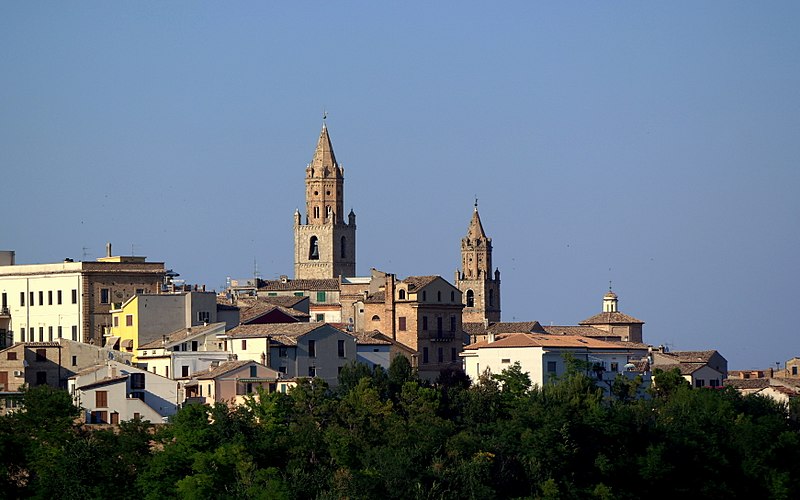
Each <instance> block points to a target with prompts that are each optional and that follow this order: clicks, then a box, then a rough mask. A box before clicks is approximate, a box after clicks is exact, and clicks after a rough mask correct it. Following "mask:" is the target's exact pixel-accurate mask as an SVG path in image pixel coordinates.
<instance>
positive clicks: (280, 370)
mask: <svg viewBox="0 0 800 500" xmlns="http://www.w3.org/2000/svg"><path fill="white" fill-rule="evenodd" d="M278 371H279V372H281V373H283V374H284V375H286V367H285V366H281V367H280V368H278Z"/></svg>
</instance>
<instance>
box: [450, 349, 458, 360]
mask: <svg viewBox="0 0 800 500" xmlns="http://www.w3.org/2000/svg"><path fill="white" fill-rule="evenodd" d="M456 357H457V355H456V348H455V347H451V348H450V361H455V360H456Z"/></svg>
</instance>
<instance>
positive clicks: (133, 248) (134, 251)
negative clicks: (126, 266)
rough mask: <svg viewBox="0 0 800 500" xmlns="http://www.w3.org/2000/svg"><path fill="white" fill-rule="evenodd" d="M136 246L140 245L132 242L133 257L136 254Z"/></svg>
mask: <svg viewBox="0 0 800 500" xmlns="http://www.w3.org/2000/svg"><path fill="white" fill-rule="evenodd" d="M136 246H138V245H136V244H134V243H131V257H133V256H134V255H136V250H135V247H136Z"/></svg>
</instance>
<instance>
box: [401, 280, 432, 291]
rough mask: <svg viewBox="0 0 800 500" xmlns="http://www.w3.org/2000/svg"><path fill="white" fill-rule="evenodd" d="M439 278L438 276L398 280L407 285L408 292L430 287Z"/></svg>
mask: <svg viewBox="0 0 800 500" xmlns="http://www.w3.org/2000/svg"><path fill="white" fill-rule="evenodd" d="M439 278H441V277H440V276H409V277H408V278H406V279H404V280H400V282H401V283H405V284H406V285H408V290H409V291H414V290H419V289H421V288H424V287H426V286H428V285H430V284H431V283H432V282H433V281H435V280H436V279H439Z"/></svg>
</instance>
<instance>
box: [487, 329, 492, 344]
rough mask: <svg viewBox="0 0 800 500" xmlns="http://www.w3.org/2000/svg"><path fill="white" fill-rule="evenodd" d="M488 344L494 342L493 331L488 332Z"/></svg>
mask: <svg viewBox="0 0 800 500" xmlns="http://www.w3.org/2000/svg"><path fill="white" fill-rule="evenodd" d="M486 342H488V343H489V344H491V343H492V342H494V332H493V331H492V330H489V331H487V332H486Z"/></svg>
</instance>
